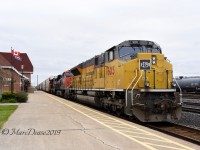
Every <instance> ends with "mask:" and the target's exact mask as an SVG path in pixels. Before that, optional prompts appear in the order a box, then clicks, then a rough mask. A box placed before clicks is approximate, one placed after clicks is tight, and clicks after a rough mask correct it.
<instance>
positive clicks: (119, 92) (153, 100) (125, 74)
mask: <svg viewBox="0 0 200 150" xmlns="http://www.w3.org/2000/svg"><path fill="white" fill-rule="evenodd" d="M172 73H173V70H172V64H171V63H170V62H169V61H168V60H167V58H166V57H164V55H163V54H162V51H161V48H160V46H159V45H157V44H156V43H154V42H152V41H142V40H130V41H124V42H122V43H120V44H119V45H117V46H113V47H111V48H110V49H108V50H107V51H105V52H104V53H102V54H100V55H97V56H95V57H93V58H91V59H89V60H87V61H85V62H83V63H81V64H79V65H77V66H75V67H73V68H71V69H70V70H69V71H67V73H66V72H65V73H63V74H62V77H60V78H59V79H58V78H55V79H54V80H57V82H59V83H60V89H59V90H58V89H57V91H54V94H57V95H60V96H63V97H67V98H70V99H72V100H78V101H82V102H84V103H89V104H91V105H95V106H97V107H103V108H105V109H107V110H109V111H113V112H116V113H117V114H118V115H119V114H121V113H123V114H126V115H128V116H134V117H136V118H137V119H139V120H140V121H143V122H160V121H166V120H168V121H169V120H176V119H180V117H181V103H182V102H181V98H180V94H179V93H177V92H176V85H175V84H174V82H173V80H172V78H173V74H172ZM66 80H67V82H68V85H67V84H66ZM49 83H52V84H54V85H50V87H54V86H56V83H53V82H49ZM61 83H62V84H61ZM62 85H64V86H62ZM50 91H52V90H51V89H50ZM48 92H49V91H48Z"/></svg>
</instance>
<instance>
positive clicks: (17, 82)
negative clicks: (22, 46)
mask: <svg viewBox="0 0 200 150" xmlns="http://www.w3.org/2000/svg"><path fill="white" fill-rule="evenodd" d="M20 56H21V58H22V60H21V61H19V60H16V59H15V58H14V57H13V55H12V54H11V53H4V52H0V67H1V69H2V71H1V72H0V74H1V75H0V77H2V79H3V81H2V91H3V92H5V91H11V89H12V88H13V91H14V92H19V91H21V90H22V89H23V90H27V89H26V88H27V87H25V86H27V85H25V84H24V83H25V81H26V83H27V82H29V83H31V74H33V65H32V63H31V61H30V59H29V57H28V55H27V54H26V53H21V54H20ZM12 78H13V84H12V83H11V81H12ZM23 85H24V86H23Z"/></svg>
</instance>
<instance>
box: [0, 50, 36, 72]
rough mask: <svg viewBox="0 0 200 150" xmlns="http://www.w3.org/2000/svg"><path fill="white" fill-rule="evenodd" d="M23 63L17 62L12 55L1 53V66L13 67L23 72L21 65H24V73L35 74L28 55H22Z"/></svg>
mask: <svg viewBox="0 0 200 150" xmlns="http://www.w3.org/2000/svg"><path fill="white" fill-rule="evenodd" d="M20 57H21V58H22V60H21V61H19V60H16V59H15V58H14V57H13V56H12V54H11V53H5V52H0V66H13V67H14V68H16V70H18V71H19V72H21V71H22V69H21V65H24V69H23V72H27V73H33V65H32V63H31V61H30V59H29V57H28V55H27V54H26V53H20Z"/></svg>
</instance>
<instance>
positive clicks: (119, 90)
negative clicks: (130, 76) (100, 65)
mask: <svg viewBox="0 0 200 150" xmlns="http://www.w3.org/2000/svg"><path fill="white" fill-rule="evenodd" d="M65 89H68V88H65ZM69 90H76V91H117V92H123V91H124V89H80V88H69Z"/></svg>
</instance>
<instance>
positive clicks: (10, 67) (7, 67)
mask: <svg viewBox="0 0 200 150" xmlns="http://www.w3.org/2000/svg"><path fill="white" fill-rule="evenodd" d="M1 68H5V69H12V70H13V71H15V72H16V73H17V74H18V75H20V76H22V77H24V78H25V79H27V80H29V78H28V77H27V76H25V75H22V74H21V73H20V72H19V71H18V70H17V69H15V68H14V67H12V66H1Z"/></svg>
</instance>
